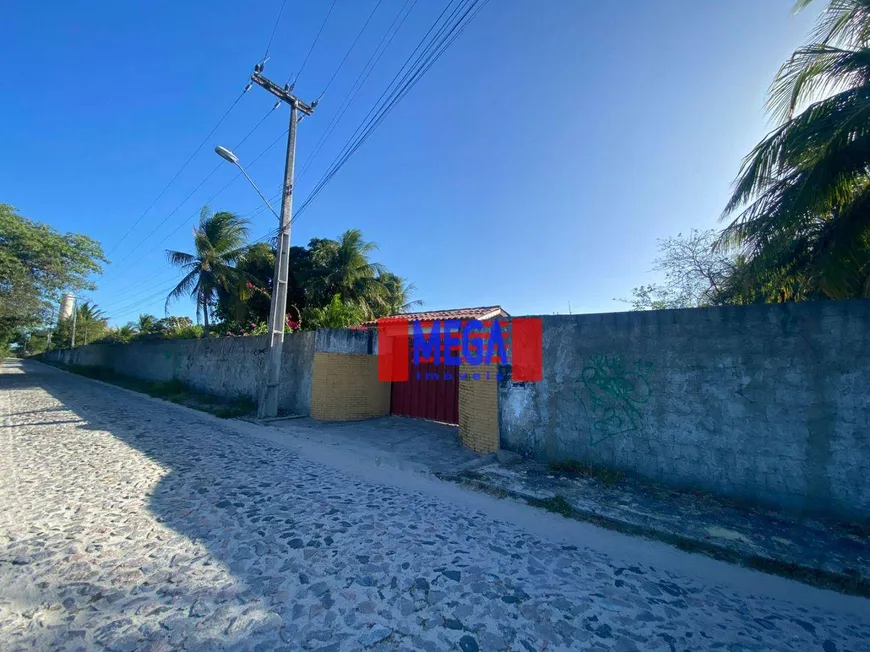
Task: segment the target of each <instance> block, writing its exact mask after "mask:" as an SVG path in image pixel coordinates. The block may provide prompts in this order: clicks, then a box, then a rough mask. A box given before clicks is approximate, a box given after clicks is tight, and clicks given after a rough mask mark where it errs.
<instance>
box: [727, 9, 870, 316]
mask: <svg viewBox="0 0 870 652" xmlns="http://www.w3.org/2000/svg"><path fill="white" fill-rule="evenodd" d="M812 3H813V0H799V2H798V3H797V6H796V9H797V10H800V9H803V8H805V7H807V6H809V5H810V4H812ZM767 108H768V110H769V112H770V113H771V115H772V117H773V118H774V120H775V121H776V128H775V129H774V130H773V131H772V132H771V133H770V134H768V135H767V136H766V137H765V138H764V139H763V140H762V141H761V142H760V143H759V144H758V145H757V146H756V147H755V148H754V149H753V150H752V152H750V154H749V155H748V156H747V157H746V159H745V160H744V162H743V166H742V168H741V170H740V173H739V175H738V177H737V180H736V182H735V187H734V192H733V195H732V197H731V199H730V201H729V202H728V205H727V206H726V208H725V211H724V213H723V218H726V219H730V220H731V222H730V224H729V225H728V226H727V228H726V229H725V230H724V232H723V233H722V236H721V238H720V240H719V243H718V244H719V246H720V247H721V248H728V249H731V250H733V251H737V252H739V253H740V254H741V255H742V256H743V257H744V260H745V262H746V266H745V268H744V269H743V270H742V273H741V281H742V283H743V288H744V290H745V289H747V288H749V289H751V291H753V292H756V293H758V294H759V295H760V298H761V299H763V300H766V301H795V300H804V299H814V298H822V297H824V298H832V299H837V298H848V297H860V296H870V111H868V108H870V0H829V2H828V7H827V10H826V11H824V12H823V13H822V14H821V16H820V18H819V19H818V22H817V24H816V28H815V30H814V31H813V33H812V36H811V42H810V43H808V44H807V45H805V46H803V47H801V48H799V49H798V50H797V51H796V52H795V53H794V54H793V55H792V57H791V58H790V59H789V60H788V61H787V62H786V63H785V64H783V66H782V68H781V69H780V71H779V73H778V74H777V76H776V78H775V79H774V82H773V85H772V86H771V89H770V93H769V99H768V104H767Z"/></svg>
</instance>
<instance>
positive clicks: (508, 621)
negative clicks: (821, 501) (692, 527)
mask: <svg viewBox="0 0 870 652" xmlns="http://www.w3.org/2000/svg"><path fill="white" fill-rule="evenodd" d="M0 419H2V423H0V649H3V650H19V649H40V650H50V649H69V650H77V649H110V650H142V649H144V650H170V649H195V650H218V649H224V648H229V649H238V650H245V649H254V650H271V649H314V650H317V649H322V650H357V649H377V650H394V649H398V650H454V649H458V650H464V651H473V650H478V649H480V650H507V649H511V650H578V649H592V650H596V649H601V650H611V649H612V650H620V651H630V650H662V651H667V650H707V649H722V650H731V651H735V650H765V651H766V650H820V651H823V652H834V651H845V650H852V651H854V652H858V651H861V650H868V649H870V602H868V601H866V600H862V599H860V598H851V597H846V596H841V595H838V594H834V593H829V592H825V591H821V590H818V589H814V588H811V587H807V586H803V585H798V584H795V583H792V582H789V581H787V580H784V579H781V578H775V577H768V576H764V575H760V574H758V573H753V572H751V571H748V570H746V569H743V568H737V567H728V566H726V565H724V564H722V563H720V562H716V561H713V560H710V559H706V558H701V557H697V556H693V555H688V554H686V553H683V552H678V551H675V550H673V549H670V548H666V547H665V546H663V545H660V544H653V543H650V542H647V541H644V540H641V539H631V538H628V537H624V536H622V535H617V534H615V533H601V532H599V531H598V530H597V529H596V528H593V527H592V526H589V525H587V524H581V523H575V522H569V521H565V524H564V525H563V524H561V523H560V521H563V520H564V519H561V517H558V516H555V515H552V514H548V513H545V512H541V511H537V510H533V509H532V508H530V507H527V506H522V505H519V504H515V503H511V502H509V501H504V500H497V499H495V498H491V497H489V496H481V495H479V494H475V495H474V496H473V497H470V498H468V501H471V502H470V503H469V504H472V505H478V507H477V508H474V507H469V506H468V504H459V503H457V502H456V501H454V500H452V499H451V498H450V496H452V495H453V494H459V493H472V492H470V491H468V490H465V489H462V488H458V487H452V490H451V491H452V493H451V492H445V493H444V494H443V495H439V494H438V493H437V492H434V491H432V490H429V489H428V487H430V485H431V486H436V485H435V483H436V481H434V480H426V481H425V482H423V481H420V489H419V490H417V489H414V488H413V486H397V485H396V484H395V483H389V482H385V483H380V482H379V481H377V478H372V477H371V474H370V475H369V476H367V477H363V476H362V475H359V474H356V473H354V472H353V470H352V469H351V470H348V469H347V468H337V467H336V466H334V465H330V464H324V463H323V462H322V460H317V461H315V460H313V459H312V458H311V457H310V456H306V455H305V454H304V451H296V452H294V451H293V450H291V449H288V448H287V447H282V446H275V445H271V444H269V443H267V442H264V441H263V440H262V439H258V438H257V437H256V436H250V435H249V434H246V433H245V432H244V431H243V430H242V429H241V426H239V425H236V424H234V423H231V422H220V421H218V420H217V419H214V418H212V417H208V416H205V415H198V414H195V413H193V412H191V411H188V410H185V409H183V408H178V407H175V406H170V405H167V404H164V403H161V402H158V401H155V400H152V399H149V398H146V397H139V396H134V395H132V394H130V393H128V392H125V391H123V390H120V389H117V388H112V387H107V386H104V385H101V384H97V383H94V382H92V381H89V380H86V379H83V378H79V377H76V376H71V375H68V374H65V373H63V372H60V371H58V370H55V369H52V368H49V367H45V366H42V365H39V364H37V363H23V364H22V363H19V362H13V361H6V362H4V363H3V367H2V375H0ZM245 427H248V428H256V426H251V425H248V424H245ZM384 475H385V477H386V475H387V474H386V473H385V474H384ZM408 482H409V483H410V482H411V481H410V480H409V481H408ZM474 501H477V502H474ZM513 514H515V516H513ZM536 528H537V529H536ZM560 528H561V529H560ZM608 542H611V543H608ZM608 546H610V547H608ZM693 568H697V571H694V570H692V569H693ZM711 578H713V579H711Z"/></svg>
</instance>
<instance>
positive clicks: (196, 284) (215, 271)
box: [166, 206, 248, 328]
mask: <svg viewBox="0 0 870 652" xmlns="http://www.w3.org/2000/svg"><path fill="white" fill-rule="evenodd" d="M247 240H248V220H246V219H244V218H242V217H239V216H238V215H236V214H234V213H229V212H226V211H221V212H218V213H211V212H210V211H209V209H208V206H206V207H204V208H203V209H202V212H201V213H200V216H199V226H197V227H195V228H194V229H193V246H194V249H195V250H196V253H194V254H189V253H184V252H181V251H170V250H167V251H166V255H167V257H168V258H169V262H170V263H172V264H173V265H175V266H176V267H180V268H181V269H182V270H183V271H184V272H185V276H184V278H183V279H181V281H180V282H179V283H178V285H176V286H175V289H173V290H172V292H170V293H169V296H168V297H166V312H167V313H168V312H169V304H170V303H172V301H173V300H175V299H178V298H179V297H181V296H183V295H185V294H187V295H189V296H191V297H192V298H193V299H194V301H196V318H197V321H198V320H199V318H200V316H202V320H203V325H204V326H205V327H206V328H208V327H209V312H210V311H211V306H212V304H213V303H214V300H215V297H216V294H217V290H218V288H223V289H226V290H230V289H231V288H235V287H239V286H240V282H239V278H238V277H239V274H238V273H237V272H236V270H235V268H234V266H235V264H236V263H237V262H238V261H239V259H240V258H241V257H242V256H243V255H244V253H245V251H246V250H247V245H246V242H247Z"/></svg>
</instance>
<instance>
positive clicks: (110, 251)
mask: <svg viewBox="0 0 870 652" xmlns="http://www.w3.org/2000/svg"><path fill="white" fill-rule="evenodd" d="M250 88H251V85H250V84H248V85H247V86H245V90H243V91H242V92H241V94H240V95H239V96H238V97H237V98H236V99H235V100H234V101H233V103H232V104H230V108H228V109H227V110H226V111H225V112H224V114H223V115H222V116H221V118H220V120H218V121H217V124H216V125H215V126H214V127H212V130H211V131H210V132H208V135H207V136H206V137H205V138H203V139H202V142H201V143H200V144H199V145H197V147H196V149H195V150H193V154H191V155H190V156H189V157H188V159H187V160H186V161H185V162H184V165H182V166H181V169H179V170H178V172H176V173H175V176H173V177H172V179H170V180H169V183H167V184H166V187H165V188H163V190H161V191H160V194H159V195H157V197H155V198H154V201H152V202H151V204H150V205H149V206H148V208H146V209H145V212H144V213H142V215H140V216H139V219H137V220H136V221H135V222H133V225H132V226H131V227H130V228H129V229H127V232H126V233H125V234H124V235H123V236H121V239H120V240H118V242H116V243H115V246H114V247H112V248H111V249H110V250H109V252H108V253H107V254H106V255H107V256H108V255H110V254H111V253H112V252H113V251H115V250H116V249H117V248H118V247H119V246H120V244H121V243H122V242H124V240H125V239H126V238H127V236H128V235H130V233H132V232H133V229H135V228H136V226H137V225H138V224H139V223H140V222H141V221H142V220H143V219H144V218H145V216H146V215H147V214H148V213H149V211H150V210H151V209H152V208H154V205H155V204H156V203H157V202H158V201H159V200H160V198H161V197H162V196H163V195H164V194H165V193H166V191H167V190H169V187H170V186H171V185H172V184H173V183H175V180H176V179H178V177H179V176H181V173H182V172H184V170H185V169H186V168H187V166H188V165H189V164H190V162H191V161H192V160H193V157H194V156H196V155H197V154H198V153H199V150H201V149H202V146H203V145H205V143H206V142H208V139H209V138H211V137H212V134H214V132H215V131H217V128H218V127H220V126H221V124H223V121H224V120H226V119H227V116H228V115H229V114H230V112H231V111H232V110H233V109H234V108H236V104H238V103H239V100H241V99H242V97H243V96H244V95H245V93H247V92H248V90H250Z"/></svg>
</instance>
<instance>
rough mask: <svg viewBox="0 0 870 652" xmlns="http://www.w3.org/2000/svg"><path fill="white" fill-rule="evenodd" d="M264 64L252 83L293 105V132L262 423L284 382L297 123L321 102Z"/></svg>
mask: <svg viewBox="0 0 870 652" xmlns="http://www.w3.org/2000/svg"><path fill="white" fill-rule="evenodd" d="M262 71H263V64H262V63H260V64H257V65H256V66H255V67H254V73H253V74H252V75H251V81H252V82H254V83H255V84H257V85H258V86H262V87H263V88H265V89H266V90H267V91H269V92H270V93H272V95H274V96H275V97H277V98H278V99H279V100H280V101H281V102H286V103H287V104H289V105H290V130H289V131H288V134H287V162H286V164H285V166H284V188H283V192H282V194H281V218H280V219H281V226H280V227H279V230H278V255H277V256H276V257H275V273H274V275H273V279H274V280H273V282H272V303H271V307H270V309H269V347H268V354H267V356H266V371H265V378H264V382H263V388H262V393H261V394H260V402H259V405H258V406H257V416H258V417H259V418H261V419H264V418H267V417H274V416H278V385H279V383H280V381H281V354H282V352H283V350H284V318H285V315H286V314H287V283H288V280H289V276H290V223H291V221H292V216H293V172H294V166H295V158H296V123H297V122H299V113H300V112H301V113H303V114H305V115H311V114H312V113H314V107H315V106H317V102H313V103H311V104H306V103H305V102H302V101H301V100H300V99H299V98H297V97H296V96H295V95H293V94H292V93H291V91H292V90H293V87H291V86H290V85H289V84H285V85H284V87H283V88H282V87H281V86H278V84H276V83H275V82H273V81H270V80H269V79H266V78H265V77H263V75H261V74H260V73H261V72H262Z"/></svg>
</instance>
